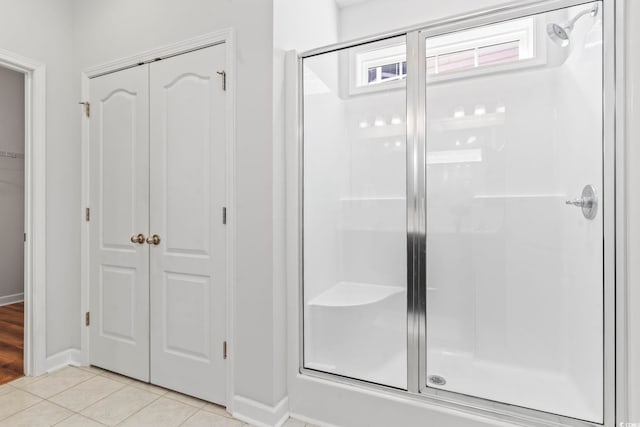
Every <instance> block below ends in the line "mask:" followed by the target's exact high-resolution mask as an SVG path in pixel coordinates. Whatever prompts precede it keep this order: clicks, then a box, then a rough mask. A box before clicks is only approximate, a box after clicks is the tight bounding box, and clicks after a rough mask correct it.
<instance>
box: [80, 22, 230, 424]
mask: <svg viewBox="0 0 640 427" xmlns="http://www.w3.org/2000/svg"><path fill="white" fill-rule="evenodd" d="M223 43H224V45H225V48H226V49H225V50H226V52H225V72H226V78H227V96H226V105H225V128H226V135H225V140H226V141H225V142H226V152H227V154H226V164H227V172H226V173H227V176H226V200H227V229H226V235H227V241H226V251H227V254H226V256H227V276H226V293H227V297H226V305H227V316H226V326H227V327H226V329H227V330H226V336H227V352H228V354H229V357H228V358H227V378H226V382H227V388H226V391H227V410H228V411H230V412H231V411H232V408H231V405H232V402H233V399H232V397H233V395H234V389H233V384H234V382H233V365H234V361H233V357H232V355H233V354H234V353H233V349H234V327H233V326H234V323H233V310H232V308H233V307H234V289H235V247H236V244H235V242H236V229H235V224H236V221H235V218H236V215H235V208H236V189H235V188H236V185H235V182H236V181H235V134H236V131H235V114H236V112H235V102H236V101H235V100H236V90H235V84H234V83H235V81H236V80H235V64H236V55H235V31H234V29H232V28H228V29H224V30H220V31H216V32H212V33H208V34H203V35H201V36H197V37H194V38H191V39H187V40H183V41H180V42H177V43H173V44H170V45H166V46H163V47H159V48H156V49H151V50H148V51H145V52H140V53H139V54H136V55H131V56H127V57H125V58H121V59H116V60H114V61H110V62H107V63H104V64H101V65H98V66H95V67H91V68H87V69H85V70H84V71H82V72H81V73H80V79H81V95H82V100H88V99H89V95H90V90H89V81H90V79H91V78H94V77H98V76H101V75H104V74H109V73H113V72H116V71H119V70H122V69H126V68H129V67H133V66H136V65H137V64H139V63H140V62H148V61H152V60H154V59H156V58H167V57H171V56H175V55H180V54H184V53H188V52H191V51H194V50H198V49H202V48H205V47H208V46H213V45H217V44H223ZM89 123H90V122H89V118H87V117H86V115H84V112H83V116H82V123H81V125H82V128H81V131H82V147H81V159H82V197H81V206H80V212H81V215H82V223H81V254H82V255H81V257H82V259H81V280H82V284H81V305H82V316H81V317H82V318H81V319H80V321H81V328H82V333H81V350H80V353H81V354H80V361H79V362H80V363H81V364H82V365H88V364H89V363H90V357H89V346H90V333H89V332H90V330H89V328H88V327H86V326H85V324H84V319H85V316H84V313H85V312H88V311H89V307H90V298H89V283H90V277H89V275H90V265H89V262H90V260H89V238H90V233H89V223H88V222H86V221H85V209H87V208H91V206H89V200H90V198H89V190H90V188H89V185H88V183H89V179H90V177H91V171H90V168H89V132H90V129H89Z"/></svg>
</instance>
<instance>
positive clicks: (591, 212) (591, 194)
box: [564, 185, 598, 219]
mask: <svg viewBox="0 0 640 427" xmlns="http://www.w3.org/2000/svg"><path fill="white" fill-rule="evenodd" d="M564 203H565V204H566V205H572V206H576V207H579V208H582V215H584V217H585V218H587V219H594V218H595V217H596V214H597V213H598V196H597V195H596V189H595V187H594V186H593V185H585V186H584V188H583V189H582V197H581V198H579V199H574V200H567V201H565V202H564Z"/></svg>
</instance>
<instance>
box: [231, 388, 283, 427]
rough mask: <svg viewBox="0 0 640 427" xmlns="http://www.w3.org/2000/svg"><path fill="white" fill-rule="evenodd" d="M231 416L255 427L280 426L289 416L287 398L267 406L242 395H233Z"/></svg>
mask: <svg viewBox="0 0 640 427" xmlns="http://www.w3.org/2000/svg"><path fill="white" fill-rule="evenodd" d="M232 415H233V417H234V418H237V419H239V420H241V421H244V422H246V423H249V424H252V425H254V426H256V427H280V426H282V425H283V424H284V423H285V422H286V421H287V419H288V418H289V398H288V397H285V398H284V399H282V400H281V401H280V402H279V403H278V404H277V405H276V406H267V405H265V404H263V403H260V402H256V401H255V400H252V399H248V398H246V397H242V396H234V397H233V414H232Z"/></svg>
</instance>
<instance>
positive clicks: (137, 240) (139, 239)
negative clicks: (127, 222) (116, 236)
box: [131, 233, 144, 245]
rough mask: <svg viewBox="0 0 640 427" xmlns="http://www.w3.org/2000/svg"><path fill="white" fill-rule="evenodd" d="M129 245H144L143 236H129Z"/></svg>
mask: <svg viewBox="0 0 640 427" xmlns="http://www.w3.org/2000/svg"><path fill="white" fill-rule="evenodd" d="M131 243H138V244H139V245H141V244H143V243H144V234H142V233H140V234H138V235H137V236H135V235H134V236H131Z"/></svg>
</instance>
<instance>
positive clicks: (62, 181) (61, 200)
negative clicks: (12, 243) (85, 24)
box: [0, 0, 80, 356]
mask: <svg viewBox="0 0 640 427" xmlns="http://www.w3.org/2000/svg"><path fill="white" fill-rule="evenodd" d="M0 10H2V13H0V48H2V49H5V50H8V51H11V52H13V53H16V54H19V55H21V56H24V57H27V58H30V59H33V60H36V61H39V62H42V63H45V64H46V66H47V93H46V97H47V128H46V144H47V159H46V161H47V235H46V236H35V238H46V240H47V282H46V290H47V291H46V292H47V297H46V298H47V299H46V304H47V313H46V324H47V338H46V339H47V349H46V350H47V355H48V356H51V355H54V354H56V353H58V352H60V351H63V350H67V349H70V348H77V347H78V346H79V344H80V328H79V321H78V319H79V318H80V317H79V314H80V286H79V284H80V279H79V277H80V252H79V247H80V228H79V227H78V220H79V212H78V206H79V204H80V146H79V139H78V138H77V137H76V136H77V135H78V133H79V127H78V126H76V123H75V122H74V121H73V117H74V115H75V113H76V112H77V109H78V106H77V104H76V102H77V100H78V99H77V94H78V84H77V79H75V78H74V77H73V73H72V54H71V51H72V21H71V1H70V0H55V1H52V0H28V1H19V2H17V1H13V0H0Z"/></svg>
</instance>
